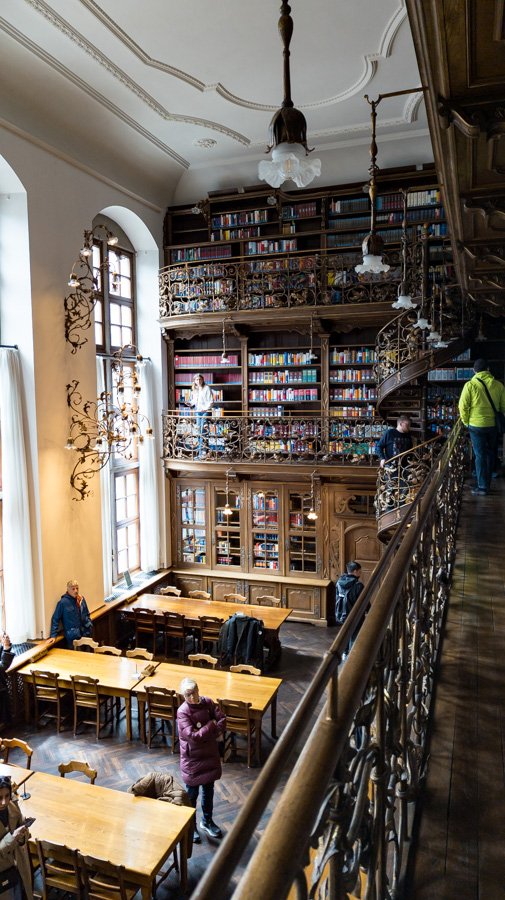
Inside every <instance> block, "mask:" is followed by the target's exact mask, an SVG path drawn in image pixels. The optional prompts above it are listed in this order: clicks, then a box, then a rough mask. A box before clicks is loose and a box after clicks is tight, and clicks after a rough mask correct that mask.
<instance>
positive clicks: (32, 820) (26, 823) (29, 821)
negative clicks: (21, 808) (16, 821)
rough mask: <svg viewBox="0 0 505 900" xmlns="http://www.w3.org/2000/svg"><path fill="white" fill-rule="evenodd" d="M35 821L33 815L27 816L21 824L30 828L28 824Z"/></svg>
mask: <svg viewBox="0 0 505 900" xmlns="http://www.w3.org/2000/svg"><path fill="white" fill-rule="evenodd" d="M35 821H36V818H35V816H28V818H27V819H25V820H24V822H22V823H21V824H22V825H24V826H25V828H30V825H33V823H34V822H35Z"/></svg>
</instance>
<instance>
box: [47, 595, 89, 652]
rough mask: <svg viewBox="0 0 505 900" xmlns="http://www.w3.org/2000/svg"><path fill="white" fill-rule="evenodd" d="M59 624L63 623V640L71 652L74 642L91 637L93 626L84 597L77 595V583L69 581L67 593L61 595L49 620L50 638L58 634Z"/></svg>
mask: <svg viewBox="0 0 505 900" xmlns="http://www.w3.org/2000/svg"><path fill="white" fill-rule="evenodd" d="M60 622H62V623H63V631H64V633H65V640H66V642H67V646H68V648H69V650H73V647H74V641H78V640H79V638H82V637H91V634H92V631H93V626H92V624H91V618H90V615H89V609H88V606H87V603H86V601H85V599H84V597H81V595H80V593H79V585H78V583H77V581H69V582H68V584H67V591H66V593H65V594H63V595H62V597H61V599H60V601H59V603H58V604H57V606H56V609H55V611H54V613H53V617H52V619H51V638H52V639H53V642H54V638H55V637H56V635H57V634H58V628H59V627H60Z"/></svg>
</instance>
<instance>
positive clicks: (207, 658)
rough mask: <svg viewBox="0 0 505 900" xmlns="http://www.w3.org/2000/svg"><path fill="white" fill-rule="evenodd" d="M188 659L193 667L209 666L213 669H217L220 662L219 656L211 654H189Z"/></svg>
mask: <svg viewBox="0 0 505 900" xmlns="http://www.w3.org/2000/svg"><path fill="white" fill-rule="evenodd" d="M188 659H189V662H190V664H191V665H192V666H203V667H206V666H209V667H210V668H211V669H215V668H216V666H217V664H218V661H219V660H218V658H217V656H211V655H210V653H189V654H188Z"/></svg>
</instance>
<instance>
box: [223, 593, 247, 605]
mask: <svg viewBox="0 0 505 900" xmlns="http://www.w3.org/2000/svg"><path fill="white" fill-rule="evenodd" d="M223 600H226V602H227V603H248V602H249V601H248V599H247V597H244V596H243V594H223Z"/></svg>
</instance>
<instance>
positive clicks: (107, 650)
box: [95, 647, 121, 656]
mask: <svg viewBox="0 0 505 900" xmlns="http://www.w3.org/2000/svg"><path fill="white" fill-rule="evenodd" d="M95 653H104V654H105V655H106V656H121V650H120V649H119V647H95Z"/></svg>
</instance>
